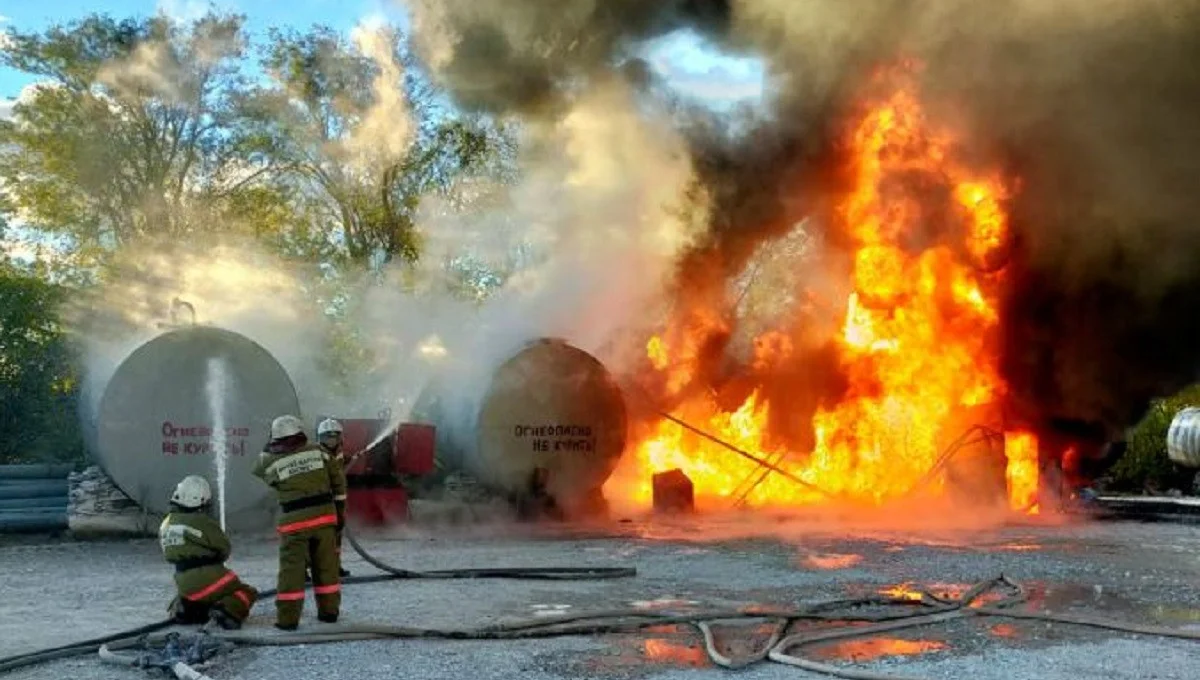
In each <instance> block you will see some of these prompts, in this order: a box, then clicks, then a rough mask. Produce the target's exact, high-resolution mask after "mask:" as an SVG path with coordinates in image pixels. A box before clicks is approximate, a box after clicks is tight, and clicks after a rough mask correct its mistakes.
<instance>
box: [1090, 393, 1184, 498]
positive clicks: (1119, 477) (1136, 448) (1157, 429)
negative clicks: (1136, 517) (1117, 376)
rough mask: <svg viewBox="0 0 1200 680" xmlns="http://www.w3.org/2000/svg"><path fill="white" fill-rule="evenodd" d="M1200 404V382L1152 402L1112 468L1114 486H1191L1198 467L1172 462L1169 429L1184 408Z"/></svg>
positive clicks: (1134, 488)
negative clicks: (1168, 437)
mask: <svg viewBox="0 0 1200 680" xmlns="http://www.w3.org/2000/svg"><path fill="white" fill-rule="evenodd" d="M1197 405H1200V385H1191V386H1189V387H1187V388H1185V389H1183V390H1181V391H1180V392H1178V393H1176V394H1173V395H1171V396H1169V397H1165V398H1163V399H1155V400H1154V401H1152V402H1151V403H1150V408H1149V409H1147V411H1146V413H1145V415H1144V416H1142V419H1141V420H1140V421H1139V422H1138V424H1137V425H1136V426H1134V428H1133V430H1132V432H1130V433H1129V441H1128V445H1127V447H1126V448H1125V453H1124V454H1123V455H1122V456H1121V458H1120V459H1118V460H1117V462H1116V463H1115V464H1114V465H1113V467H1112V470H1111V471H1110V473H1109V474H1110V476H1111V478H1112V486H1113V488H1115V489H1119V490H1124V491H1152V492H1161V491H1164V490H1167V489H1188V490H1190V489H1189V487H1190V483H1191V481H1192V477H1193V476H1194V475H1195V471H1193V470H1186V469H1183V468H1181V467H1180V466H1178V465H1176V464H1175V463H1172V462H1171V459H1170V458H1169V457H1168V456H1167V430H1169V429H1170V428H1171V421H1172V420H1174V419H1175V416H1176V415H1178V414H1179V412H1180V411H1182V410H1183V409H1185V408H1187V407H1189V406H1197Z"/></svg>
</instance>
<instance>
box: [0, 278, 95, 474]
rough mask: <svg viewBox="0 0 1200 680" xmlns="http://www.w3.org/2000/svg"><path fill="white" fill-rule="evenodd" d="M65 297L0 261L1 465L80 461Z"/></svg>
mask: <svg viewBox="0 0 1200 680" xmlns="http://www.w3.org/2000/svg"><path fill="white" fill-rule="evenodd" d="M64 294H65V291H64V289H62V288H60V287H57V286H53V285H51V284H48V283H46V282H45V281H44V280H43V279H42V278H41V277H39V276H37V275H36V272H33V271H28V270H25V269H22V268H21V267H19V266H17V265H15V264H14V263H12V262H10V261H8V260H7V259H6V260H4V261H0V385H2V387H0V422H3V423H5V426H6V428H7V429H8V431H9V436H7V437H4V439H3V441H0V464H7V463H17V462H51V461H73V460H78V459H80V458H82V455H83V443H82V437H81V433H80V426H79V419H78V416H77V411H76V400H77V399H78V394H79V385H78V377H77V375H76V372H75V369H74V368H73V362H72V356H71V353H70V350H69V346H68V343H67V338H66V337H65V335H64V333H63V331H62V329H61V328H60V326H59V324H58V320H57V318H56V316H55V313H54V310H55V309H56V308H57V305H58V304H59V302H60V301H61V299H62V296H63V295H64Z"/></svg>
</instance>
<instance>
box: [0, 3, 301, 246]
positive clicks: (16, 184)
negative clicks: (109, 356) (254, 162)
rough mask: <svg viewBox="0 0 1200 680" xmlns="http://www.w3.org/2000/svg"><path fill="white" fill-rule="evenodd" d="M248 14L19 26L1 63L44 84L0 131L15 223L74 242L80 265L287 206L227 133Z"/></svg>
mask: <svg viewBox="0 0 1200 680" xmlns="http://www.w3.org/2000/svg"><path fill="white" fill-rule="evenodd" d="M242 21H243V18H242V17H240V16H221V15H215V14H210V15H208V16H205V17H203V18H201V19H198V20H196V21H195V22H193V23H192V24H190V25H187V26H181V25H178V24H176V23H173V22H172V21H170V20H169V19H167V18H165V17H161V16H159V17H154V18H150V19H143V20H132V19H126V20H123V21H116V20H114V19H112V18H110V17H108V16H103V15H92V16H89V17H87V18H85V19H82V20H80V21H76V22H73V23H70V24H67V25H55V26H53V27H51V28H49V29H48V30H46V31H45V32H44V33H43V34H38V33H21V32H15V31H10V32H9V34H8V40H7V42H8V45H7V47H6V48H5V50H4V51H3V52H0V63H3V64H4V65H5V66H8V67H10V68H14V69H17V70H20V71H24V72H26V73H30V74H34V75H36V76H40V77H41V78H43V79H44V80H43V81H42V82H41V83H40V84H39V85H38V86H37V87H36V88H35V89H34V91H33V93H32V95H31V96H28V97H27V98H24V99H23V100H22V101H20V102H18V103H17V104H16V105H15V107H14V109H13V114H14V115H13V118H12V119H11V120H9V121H5V122H0V182H3V186H4V187H5V190H6V192H7V193H8V203H9V208H10V215H11V216H14V217H16V218H17V221H19V222H21V223H23V224H24V225H27V226H28V227H30V228H33V229H38V230H42V231H45V232H50V233H54V234H58V235H62V236H66V237H68V238H69V239H70V240H71V242H72V244H73V245H74V254H75V255H76V256H77V258H78V259H79V261H80V263H81V264H84V265H93V264H96V263H100V262H103V261H104V260H105V259H106V256H107V255H108V254H110V253H112V252H113V251H115V250H116V249H119V248H121V247H122V246H124V245H127V244H130V243H134V242H137V241H139V240H142V239H145V238H162V239H172V240H180V239H183V238H186V237H189V236H193V235H195V234H197V233H198V232H200V231H206V232H208V231H211V230H212V229H213V225H232V224H237V223H245V222H247V221H250V218H256V217H262V216H263V215H268V214H270V213H271V212H272V211H273V210H278V206H279V205H281V204H282V203H283V202H285V201H286V199H287V198H288V197H287V196H286V194H283V193H280V192H279V191H278V190H271V191H264V190H263V189H262V188H261V187H259V186H257V185H255V183H254V181H253V180H254V179H256V178H257V176H258V172H259V171H258V170H257V169H255V168H253V167H250V166H248V165H247V164H246V163H244V162H243V160H242V159H240V158H238V157H237V156H236V152H237V146H236V144H235V143H234V140H233V139H231V138H230V136H229V134H228V129H229V127H230V125H231V124H232V120H231V117H232V116H233V115H234V114H235V110H234V107H233V106H232V101H233V97H234V95H235V93H237V92H238V91H240V89H241V88H242V87H244V84H245V81H244V78H243V77H242V75H241V74H240V71H239V59H240V58H241V57H242V55H243V52H244V49H245V40H244V36H243V32H242Z"/></svg>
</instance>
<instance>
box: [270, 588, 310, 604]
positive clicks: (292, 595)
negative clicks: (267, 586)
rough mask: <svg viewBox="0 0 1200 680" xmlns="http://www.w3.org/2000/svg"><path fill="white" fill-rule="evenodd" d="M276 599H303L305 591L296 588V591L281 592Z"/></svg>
mask: <svg viewBox="0 0 1200 680" xmlns="http://www.w3.org/2000/svg"><path fill="white" fill-rule="evenodd" d="M275 599H276V600H283V601H284V602H294V601H295V600H303V599H304V591H303V590H296V591H292V592H287V593H279V594H277V595H276V596H275Z"/></svg>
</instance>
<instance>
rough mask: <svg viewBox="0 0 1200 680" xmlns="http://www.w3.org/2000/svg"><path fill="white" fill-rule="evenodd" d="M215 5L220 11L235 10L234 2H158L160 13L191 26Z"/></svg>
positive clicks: (173, 0) (169, 0)
mask: <svg viewBox="0 0 1200 680" xmlns="http://www.w3.org/2000/svg"><path fill="white" fill-rule="evenodd" d="M212 5H215V6H216V8H217V9H218V10H230V9H233V3H232V2H218V3H212V2H209V0H158V11H159V13H161V14H164V15H166V16H167V17H168V18H170V19H171V20H173V21H175V22H177V23H181V24H190V23H192V22H193V21H196V20H197V19H199V18H201V17H203V16H204V15H205V14H208V10H209V7H210V6H212Z"/></svg>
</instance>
